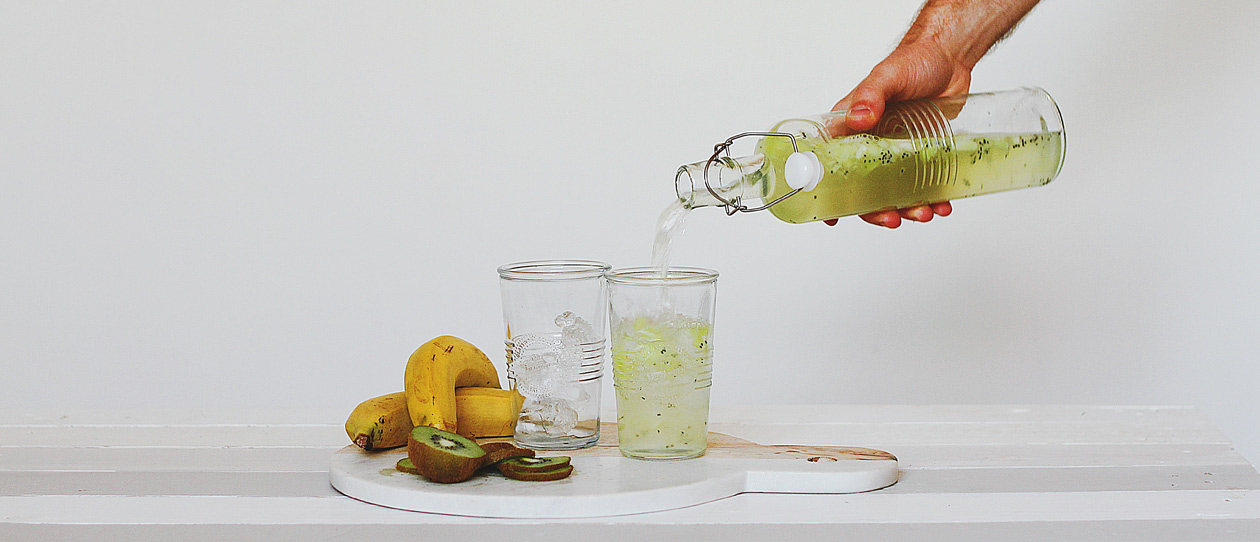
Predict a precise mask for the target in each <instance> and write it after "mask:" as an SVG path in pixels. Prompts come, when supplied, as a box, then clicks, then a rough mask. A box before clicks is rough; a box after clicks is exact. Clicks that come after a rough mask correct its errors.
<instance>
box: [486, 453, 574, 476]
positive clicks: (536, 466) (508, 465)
mask: <svg viewBox="0 0 1260 542" xmlns="http://www.w3.org/2000/svg"><path fill="white" fill-rule="evenodd" d="M567 466H569V458H568V457H566V456H563V455H558V456H554V457H515V458H512V459H508V460H506V461H503V462H501V463H499V464H498V467H499V472H502V473H503V474H505V475H510V474H509V473H528V472H542V471H550V470H556V469H561V468H564V467H567Z"/></svg>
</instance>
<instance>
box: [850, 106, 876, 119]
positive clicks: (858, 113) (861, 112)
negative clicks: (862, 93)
mask: <svg viewBox="0 0 1260 542" xmlns="http://www.w3.org/2000/svg"><path fill="white" fill-rule="evenodd" d="M871 114H872V113H871V108H870V106H867V105H858V106H854V107H853V108H852V109H849V116H850V117H869V116H871Z"/></svg>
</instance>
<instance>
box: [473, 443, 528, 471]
mask: <svg viewBox="0 0 1260 542" xmlns="http://www.w3.org/2000/svg"><path fill="white" fill-rule="evenodd" d="M481 449H482V450H485V451H486V457H485V458H484V459H483V460H482V461H483V465H484V466H490V465H494V464H495V463H498V462H500V461H503V460H505V459H512V458H514V457H534V451H533V450H530V449H526V448H517V447H516V446H515V445H513V444H512V443H511V442H487V443H485V444H482V445H481Z"/></svg>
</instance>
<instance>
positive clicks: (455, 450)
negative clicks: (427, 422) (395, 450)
mask: <svg viewBox="0 0 1260 542" xmlns="http://www.w3.org/2000/svg"><path fill="white" fill-rule="evenodd" d="M485 456H486V451H485V450H483V449H482V448H481V446H478V445H477V443H476V442H473V441H472V440H471V439H468V438H465V437H461V436H459V435H456V434H455V433H450V432H447V431H442V430H440V429H434V428H432V427H428V426H424V425H422V426H420V427H416V428H414V429H412V430H411V435H409V436H408V437H407V457H408V458H409V459H411V462H412V463H413V464H414V465H415V466H416V470H418V471H420V474H421V475H422V476H424V477H425V478H428V479H430V480H433V481H434V482H440V483H443V484H451V483H455V482H462V481H464V480H467V479H469V478H472V475H473V474H475V473H476V472H477V469H479V468H481V466H482V465H483V464H484V463H483V462H484V461H485Z"/></svg>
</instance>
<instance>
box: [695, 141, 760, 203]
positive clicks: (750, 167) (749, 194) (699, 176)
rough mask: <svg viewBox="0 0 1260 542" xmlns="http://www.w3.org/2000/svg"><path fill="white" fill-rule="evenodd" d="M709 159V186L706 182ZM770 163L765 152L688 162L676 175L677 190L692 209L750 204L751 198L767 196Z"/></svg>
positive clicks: (756, 198) (757, 198)
mask: <svg viewBox="0 0 1260 542" xmlns="http://www.w3.org/2000/svg"><path fill="white" fill-rule="evenodd" d="M706 163H707V164H708V171H707V174H708V177H707V178H708V181H709V182H708V186H706V185H705V178H706V177H705V175H706V171H705V164H706ZM768 167H769V161H767V160H766V157H765V156H764V155H761V154H752V155H749V156H742V157H739V158H730V157H722V158H718V159H717V160H714V161H713V162H712V163H708V162H707V161H705V162H696V163H694V164H687V165H685V166H682V167H680V168H678V173H677V174H675V175H674V191H675V192H676V193H677V194H678V201H680V202H682V204H683V207H686V208H688V209H693V208H696V207H722V206H724V205H727V204H728V203H730V204H734V203H736V202H737V201H738V202H740V203H743V204H745V205H748V204H751V203H753V201H750V200H758V201H759V200H760V199H761V198H762V197H764V196H765V193H766V183H767V182H768V179H769V176H768V175H767V171H766V169H767V168H768ZM710 189H711V190H710ZM719 197H720V198H721V199H718V198H719ZM722 200H726V201H725V202H723V201H722Z"/></svg>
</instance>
